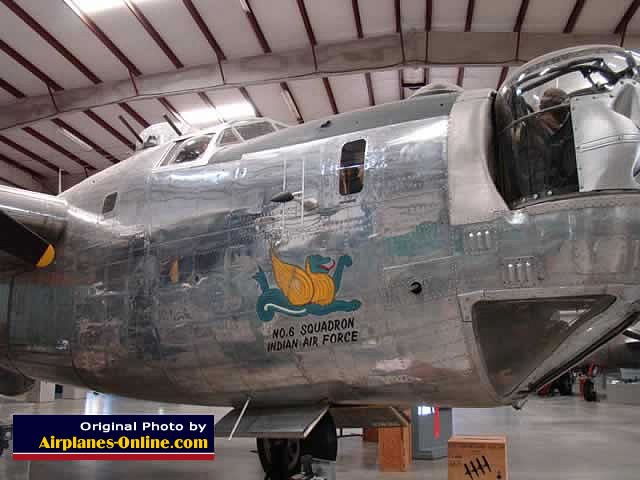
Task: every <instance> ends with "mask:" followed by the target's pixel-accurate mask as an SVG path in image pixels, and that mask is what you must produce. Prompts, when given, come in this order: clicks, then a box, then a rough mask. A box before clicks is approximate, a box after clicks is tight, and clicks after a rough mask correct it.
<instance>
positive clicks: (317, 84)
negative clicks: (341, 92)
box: [288, 78, 333, 122]
mask: <svg viewBox="0 0 640 480" xmlns="http://www.w3.org/2000/svg"><path fill="white" fill-rule="evenodd" d="M288 85H289V89H290V90H291V93H292V94H293V96H294V98H295V99H296V102H298V108H300V114H301V115H302V118H304V120H305V122H308V121H309V120H315V119H317V118H324V117H328V116H329V115H333V111H332V110H331V103H330V102H329V98H328V96H327V93H326V90H325V88H324V84H323V83H322V80H321V79H319V78H314V79H310V80H298V81H295V82H289V83H288Z"/></svg>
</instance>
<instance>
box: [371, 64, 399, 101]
mask: <svg viewBox="0 0 640 480" xmlns="http://www.w3.org/2000/svg"><path fill="white" fill-rule="evenodd" d="M371 85H372V86H373V98H374V100H375V102H376V105H381V104H383V103H388V102H395V101H396V100H400V79H399V77H398V71H397V70H388V71H385V72H372V73H371Z"/></svg>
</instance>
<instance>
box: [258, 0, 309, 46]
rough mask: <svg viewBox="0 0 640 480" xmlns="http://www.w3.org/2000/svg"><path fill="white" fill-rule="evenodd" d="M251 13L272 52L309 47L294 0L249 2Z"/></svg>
mask: <svg viewBox="0 0 640 480" xmlns="http://www.w3.org/2000/svg"><path fill="white" fill-rule="evenodd" d="M251 7H252V8H253V13H254V14H255V16H256V19H257V20H258V24H259V25H260V27H261V28H262V32H263V33H264V36H265V37H266V39H267V42H268V43H269V46H270V47H271V49H272V50H273V51H279V50H280V51H282V50H291V49H294V48H302V47H307V46H309V39H308V38H307V32H306V30H305V29H304V22H303V21H302V16H301V15H300V10H298V5H297V4H296V1H295V0H268V1H266V2H265V1H257V2H256V1H254V2H251Z"/></svg>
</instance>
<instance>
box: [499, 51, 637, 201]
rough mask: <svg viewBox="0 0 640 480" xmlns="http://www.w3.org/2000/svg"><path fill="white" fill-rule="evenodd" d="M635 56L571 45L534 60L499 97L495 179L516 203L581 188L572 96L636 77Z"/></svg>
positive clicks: (500, 92)
mask: <svg viewBox="0 0 640 480" xmlns="http://www.w3.org/2000/svg"><path fill="white" fill-rule="evenodd" d="M636 76H637V64H636V59H635V58H634V56H633V55H632V54H631V53H630V52H628V51H626V50H624V49H622V48H617V47H604V46H603V47H598V46H596V47H581V48H572V49H566V50H563V51H560V52H555V53H553V54H549V55H546V56H543V57H541V58H539V59H537V60H535V61H533V62H530V63H528V64H526V65H524V66H523V67H521V68H520V69H519V70H518V71H516V72H515V74H514V75H513V76H511V78H509V79H508V80H507V81H506V82H505V84H504V86H503V87H501V88H500V91H499V92H498V95H497V97H496V103H495V116H496V132H497V135H498V138H497V146H498V165H497V168H496V171H495V176H496V183H497V185H498V188H499V190H500V191H501V193H502V195H503V197H504V198H505V200H506V201H507V203H508V204H509V205H510V206H511V207H512V208H514V207H518V206H520V205H523V204H526V203H529V202H531V201H537V200H539V199H541V198H545V197H549V196H552V195H553V196H555V195H561V194H567V193H572V192H577V191H579V190H580V184H579V180H578V171H577V170H578V169H577V165H576V149H575V143H574V126H573V122H572V114H571V110H572V99H574V98H576V97H578V96H583V95H593V94H601V93H606V92H607V91H609V90H611V89H612V88H613V86H614V85H615V84H616V83H617V82H618V81H619V80H620V79H622V78H626V77H628V78H635V77H636Z"/></svg>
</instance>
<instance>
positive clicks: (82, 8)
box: [64, 0, 142, 15]
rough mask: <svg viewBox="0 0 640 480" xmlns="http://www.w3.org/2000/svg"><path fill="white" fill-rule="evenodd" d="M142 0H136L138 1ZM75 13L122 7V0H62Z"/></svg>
mask: <svg viewBox="0 0 640 480" xmlns="http://www.w3.org/2000/svg"><path fill="white" fill-rule="evenodd" d="M140 1H142V0H138V2H140ZM64 3H66V4H67V5H68V6H69V8H71V10H73V11H74V12H75V13H76V15H81V14H83V13H87V14H88V13H97V12H102V11H105V10H112V9H114V8H120V7H124V6H125V4H124V2H123V0H64Z"/></svg>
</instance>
